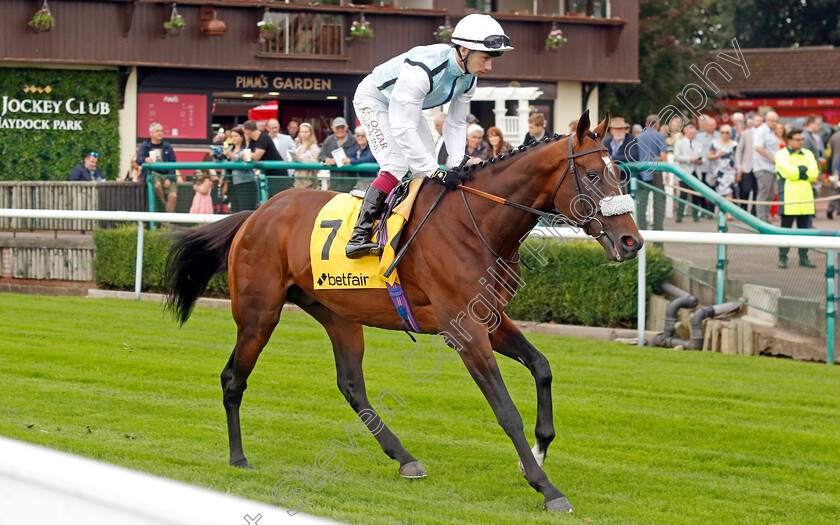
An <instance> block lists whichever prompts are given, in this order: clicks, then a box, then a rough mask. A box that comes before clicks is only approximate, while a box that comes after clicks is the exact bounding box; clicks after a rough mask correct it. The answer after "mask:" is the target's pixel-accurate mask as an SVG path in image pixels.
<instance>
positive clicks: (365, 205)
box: [346, 186, 388, 259]
mask: <svg viewBox="0 0 840 525" xmlns="http://www.w3.org/2000/svg"><path fill="white" fill-rule="evenodd" d="M387 196H388V194H387V193H385V192H384V191H382V190H380V189H379V188H374V187H373V186H370V187H369V188H368V189H367V191H366V192H365V198H364V201H363V202H362V209H361V210H360V211H359V220H358V221H357V222H356V227H355V228H353V236H352V237H350V240H349V241H348V242H347V249H346V253H347V258H348V259H358V258H359V257H364V256H365V255H378V254H379V245H378V244H376V243H375V242H370V237H371V230H372V229H373V221H375V220H376V219H377V217H378V216H379V212H380V211H381V208H382V203H383V202H385V197H387Z"/></svg>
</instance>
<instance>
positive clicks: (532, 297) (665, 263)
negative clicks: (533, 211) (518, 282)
mask: <svg viewBox="0 0 840 525" xmlns="http://www.w3.org/2000/svg"><path fill="white" fill-rule="evenodd" d="M529 242H531V243H533V242H534V241H529ZM532 246H534V247H535V248H533V250H534V252H536V250H537V248H536V246H538V245H536V244H532ZM522 253H523V256H524V258H525V260H526V261H528V262H529V264H531V266H534V267H535V269H534V270H529V269H528V268H526V267H525V266H523V267H522V280H523V282H524V283H525V285H524V286H522V287H520V289H519V291H518V293H517V294H516V297H514V298H513V300H512V301H511V302H510V304H509V305H508V307H507V309H506V310H505V311H506V313H507V314H508V315H509V316H510V318H511V319H517V320H520V321H537V322H555V323H563V324H574V325H584V326H611V327H632V326H635V324H636V310H637V308H636V304H637V297H636V282H637V279H636V277H637V272H638V260H636V259H634V260H632V261H627V262H622V263H614V262H610V261H608V260H607V259H605V258H604V249H603V248H602V247H601V245H600V244H597V243H594V242H591V241H570V242H567V243H566V244H561V243H559V242H550V243H548V244H547V245H546V246H545V247H544V248H543V249H542V251H541V252H540V254H541V255H542V256H543V258H544V259H546V260H547V261H548V263H547V264H546V265H545V266H540V265H539V263H536V262H535V261H534V257H533V256H529V255H528V250H526V249H523V250H522ZM673 273H674V269H673V266H672V265H671V263H670V261H669V260H668V259H667V258H666V257H665V255H664V254H663V253H662V250H660V249H658V248H655V247H653V246H651V245H648V246H647V294H648V296H650V294H651V292H652V291H653V290H655V291H658V290H659V288H660V287H661V286H662V283H663V282H664V281H665V280H666V279H668V278H669V277H670V276H671V275H672V274H673Z"/></svg>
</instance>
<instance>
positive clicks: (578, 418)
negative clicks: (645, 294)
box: [0, 294, 840, 524]
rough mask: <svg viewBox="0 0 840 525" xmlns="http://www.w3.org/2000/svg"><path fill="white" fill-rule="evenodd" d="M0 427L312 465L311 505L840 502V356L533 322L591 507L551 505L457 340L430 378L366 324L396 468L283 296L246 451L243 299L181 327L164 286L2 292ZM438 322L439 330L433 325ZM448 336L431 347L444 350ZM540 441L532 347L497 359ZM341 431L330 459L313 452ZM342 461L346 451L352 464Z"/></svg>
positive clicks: (722, 515)
mask: <svg viewBox="0 0 840 525" xmlns="http://www.w3.org/2000/svg"><path fill="white" fill-rule="evenodd" d="M0 329H2V334H3V336H2V341H1V342H0V382H2V385H3V392H4V395H3V401H2V407H3V410H2V411H0V434H2V435H5V436H8V437H12V438H15V439H21V440H25V441H29V442H32V443H38V444H42V445H46V446H49V447H53V448H56V449H60V450H65V451H69V452H73V453H76V454H81V455H84V456H88V457H91V458H96V459H99V460H103V461H107V462H111V463H115V464H119V465H123V466H126V467H130V468H134V469H138V470H143V471H147V472H150V473H153V474H157V475H161V476H165V477H168V478H174V479H178V480H182V481H185V482H188V483H193V484H196V485H202V486H206V487H209V488H212V489H215V490H218V491H220V492H229V493H233V494H236V495H239V496H243V497H246V498H252V499H255V500H261V501H264V502H269V503H272V498H271V489H272V486H273V485H274V483H275V482H277V481H278V480H279V479H281V478H283V477H284V476H293V475H294V472H293V470H292V469H293V468H294V467H297V468H306V467H307V466H309V467H312V470H311V471H310V474H311V476H312V478H313V479H315V480H326V486H325V487H324V488H323V490H321V491H314V490H311V489H308V488H306V487H305V486H304V485H303V483H302V482H298V481H295V484H296V485H295V486H300V487H302V488H306V491H307V493H308V504H307V505H306V508H305V512H308V513H312V514H316V515H321V516H325V517H330V518H334V519H337V520H341V521H346V522H350V523H364V524H368V523H381V524H394V523H475V524H488V523H598V524H617V523H621V524H631V523H634V524H635V523H637V524H653V523H676V524H689V523H696V524H710V523H715V524H721V523H738V524H744V523H756V524H766V523H795V524H815V523H831V524H836V523H838V522H840V368H838V367H829V366H825V365H819V364H808V363H799V362H793V361H783V360H774V359H769V358H747V357H740V356H727V355H720V354H710V353H700V352H679V351H673V350H664V349H638V348H635V347H628V346H626V345H620V344H608V343H601V342H592V341H586V340H579V339H564V338H552V337H547V336H537V335H529V336H528V338H529V339H530V340H531V341H532V342H533V343H534V344H535V345H536V346H537V347H538V348H540V349H542V350H543V351H544V353H545V354H546V355H547V356H548V358H549V361H550V362H551V364H552V369H553V371H554V387H553V391H554V407H555V418H554V419H555V424H556V426H557V439H556V440H555V441H554V443H553V444H552V446H551V448H550V449H549V454H548V458H547V460H546V472H547V474H548V476H549V479H551V480H552V481H553V483H554V484H555V485H556V486H557V487H558V488H559V489H560V490H561V491H563V492H564V493H565V494H566V495H567V496H568V498H569V500H570V501H571V503H572V504H573V505H574V506H575V512H574V513H573V514H571V515H565V516H558V515H554V514H548V513H545V512H543V511H542V510H540V509H541V504H542V497H541V496H540V495H539V494H537V493H536V492H535V491H534V490H532V489H531V488H530V487H529V486H528V485H527V483H526V482H525V481H524V479H523V478H522V476H521V475H520V474H519V472H518V468H517V466H516V463H517V458H516V455H515V452H514V449H513V446H512V444H511V443H510V440H509V439H508V438H507V436H506V435H505V434H504V432H502V430H501V429H500V428H499V427H498V425H497V424H496V422H495V418H494V416H493V414H492V413H491V411H490V409H489V407H488V405H487V403H486V402H485V401H484V399H483V397H482V396H481V394H480V392H479V390H478V388H477V387H476V386H475V384H474V383H473V382H472V380H471V379H470V378H469V376H468V374H467V373H466V371H465V369H464V367H463V365H462V364H461V362H460V360H457V359H456V360H452V361H448V362H443V363H442V368H441V371H440V373H439V374H438V375H437V376H436V377H434V378H433V379H432V380H430V381H426V382H421V381H417V380H415V379H413V378H412V377H411V376H409V374H408V373H407V372H406V371H405V369H404V365H403V360H404V356H405V353H406V352H407V351H408V350H409V349H410V348H411V345H412V343H411V341H410V340H409V339H408V337H406V335H405V334H403V333H398V332H385V331H381V330H372V329H367V334H368V337H367V343H368V346H367V355H366V360H365V371H366V378H367V388H368V392H369V393H371V394H376V393H377V392H379V391H380V390H382V389H383V388H386V387H389V388H393V389H394V390H395V391H396V392H398V393H399V394H400V396H402V397H403V398H404V400H405V401H406V405H405V406H403V407H401V406H398V405H396V404H393V403H392V404H391V408H392V410H393V411H394V414H395V415H394V418H393V419H392V420H391V421H390V422H389V426H390V428H391V429H392V430H393V431H394V433H395V434H397V436H398V437H399V438H400V439H401V441H402V443H403V444H404V445H405V446H406V448H407V449H408V450H409V451H410V452H411V453H412V454H414V455H415V456H416V457H417V458H418V459H419V460H420V462H421V463H422V464H423V466H424V467H425V468H426V469H427V470H428V472H429V477H428V478H426V479H424V480H417V481H409V480H404V479H401V478H400V477H399V476H398V475H397V466H398V465H397V464H396V462H394V461H393V460H390V459H388V458H387V457H386V456H385V455H384V454H383V453H382V451H381V450H380V448H379V446H378V445H377V443H376V441H375V440H374V439H373V438H371V437H364V436H361V435H359V433H358V432H356V439H357V443H358V445H359V447H360V449H361V450H360V452H359V454H358V455H353V454H350V453H348V452H344V451H342V450H340V449H337V448H336V447H334V446H332V445H330V441H331V440H332V439H339V440H342V441H346V435H345V430H344V427H345V425H347V424H352V423H353V417H354V414H353V412H352V411H351V409H350V408H349V406H348V405H347V403H346V402H345V400H344V398H343V397H342V396H341V394H340V393H339V392H338V389H337V388H336V386H335V368H334V364H333V358H332V351H331V349H330V346H329V343H328V340H327V337H326V334H325V333H324V331H323V329H321V327H320V325H318V324H316V323H315V322H314V321H312V320H311V319H310V318H308V317H307V316H305V315H303V314H284V315H283V318H281V322H280V325H279V327H278V330H277V331H276V332H275V334H274V337H273V338H272V340H271V342H270V343H269V345H268V346H267V347H266V349H265V350H264V352H263V354H262V356H261V358H260V360H259V362H258V363H257V367H256V369H255V371H254V373H253V374H252V376H251V378H250V380H249V388H248V390H247V391H246V392H245V397H244V401H243V405H242V419H243V436H244V445H245V452H246V455H247V456H248V458H249V460H250V461H251V463H252V464H253V465H254V466H255V467H256V470H253V471H242V470H238V469H235V468H232V467H229V466H228V465H227V455H228V445H227V433H226V429H225V419H224V411H223V409H222V405H221V388H220V383H219V373H220V371H221V369H222V367H223V366H224V364H225V362H226V361H227V358H228V356H229V354H230V351H231V349H232V347H233V343H234V339H235V329H234V324H233V321H232V320H231V317H230V313H229V311H227V310H223V309H210V308H197V309H196V312H195V314H194V315H193V317H192V318H191V319H190V321H189V322H188V323H187V324H186V325H185V326H184V327H183V328H178V327H177V325H176V324H175V323H174V322H172V321H170V320H169V319H168V318H164V317H163V316H162V314H161V309H160V306H159V305H157V304H152V303H145V302H134V301H119V300H97V299H82V298H55V297H37V296H23V295H10V294H0ZM426 340H427V339H426ZM430 355H431V354H430V353H423V352H418V353H417V354H415V358H414V359H413V361H412V362H413V364H414V366H415V368H416V369H417V370H418V371H420V370H431V369H432V367H433V365H434V361H433V360H432V359H431V358H430V357H429V356H430ZM500 365H501V367H502V373H503V375H504V377H505V381H506V383H507V386H508V389H509V390H510V392H511V395H512V396H513V398H514V401H515V402H516V403H517V406H518V408H519V410H520V412H521V414H522V416H523V419H524V421H525V425H526V434H527V436H528V437H529V441H531V443H533V425H534V420H535V411H536V400H535V392H534V384H533V379H532V378H531V376H530V374H529V373H528V372H527V370H526V369H525V368H523V367H522V366H521V365H519V364H518V363H515V362H513V361H511V360H508V359H505V358H500ZM325 448H332V449H334V450H336V452H338V458H339V459H340V460H341V461H343V462H344V468H343V470H342V471H341V472H340V473H338V474H337V475H336V476H335V477H333V478H322V477H321V476H320V475H319V474H317V473H315V472H314V466H313V464H314V461H315V458H316V456H317V455H318V453H319V452H320V451H321V450H323V449H325ZM335 464H337V463H333V465H335Z"/></svg>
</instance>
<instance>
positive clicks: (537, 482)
mask: <svg viewBox="0 0 840 525" xmlns="http://www.w3.org/2000/svg"><path fill="white" fill-rule="evenodd" d="M608 122H609V116H607V118H605V119H604V120H603V121H602V122H601V123H600V124H599V125H598V126H597V127H596V128H595V129H594V130H593V131H590V130H589V126H590V122H589V112H588V111H587V112H586V113H584V115H583V116H582V117H581V118H580V120H579V123H578V127H577V130H576V132H575V133H574V134H573V135H571V136H568V137H560V136H559V135H555V136H554V138H552V139H545V140H544V141H543V142H540V143H539V144H532V145H530V146H527V147H520V149H519V150H516V151H514V150H511V152H510V153H509V154H508V155H501V156H499V157H497V158H494V159H493V161H492V162H490V163H487V165H486V166H484V167H479V168H478V169H475V170H473V176H472V177H471V178H469V180H466V179H465V182H464V183H463V186H462V187H464V188H466V189H468V190H471V191H475V190H479V191H483V192H485V194H490V195H494V196H496V197H498V196H503V197H504V199H498V198H496V199H495V201H494V200H492V199H488V198H482V197H481V196H476V195H474V194H469V195H468V194H465V193H463V191H464V190H463V189H461V190H460V191H447V192H446V193H445V194H443V193H442V192H443V191H444V189H443V188H442V187H441V186H438V185H435V184H433V183H431V182H429V181H425V184H424V185H423V186H422V187H421V189H420V191H419V193H418V195H417V198H416V200H415V204H414V210H415V211H414V213H412V215H411V217H410V218H409V220H408V222H407V223H406V225H405V227H404V233H403V234H402V236H401V240H400V242H401V243H405V242H406V239H408V238H409V237H410V236H411V235H412V234H413V233H415V232H416V231H417V229H418V226H419V224H420V223H421V219H420V217H419V216H422V215H423V214H424V213H423V212H424V211H425V210H429V209H430V208H431V206H432V203H433V201H435V200H436V199H438V198H439V204H438V206H437V208H436V209H435V210H434V212H433V213H431V214H429V215H428V220H427V221H426V223H425V225H424V226H423V229H422V230H420V231H417V235H416V237H415V238H414V240H413V242H411V244H410V245H409V246H408V249H407V251H406V252H405V257H404V258H403V259H402V260H401V261H400V263H399V265H398V268H397V269H398V273H399V277H400V281H401V283H402V286H403V289H404V290H405V295H406V298H407V299H408V302H409V305H410V307H411V309H412V311H413V313H414V317H415V319H416V321H417V323H418V325H419V327H420V329H421V330H422V331H423V332H424V333H431V334H446V336H445V342H446V344H448V345H449V346H451V347H452V348H454V349H456V350H457V351H458V354H459V355H460V357H461V360H462V361H463V363H464V365H465V366H466V368H467V370H468V371H469V373H470V375H471V376H472V378H473V379H474V381H475V382H476V384H477V385H478V387H479V389H480V390H481V392H482V393H483V394H484V396H485V398H486V399H487V402H488V403H489V404H490V407H491V408H492V410H493V412H494V414H495V415H496V418H497V421H498V424H499V425H500V426H501V427H502V429H503V430H504V431H505V433H507V435H508V436H509V437H510V439H511V440H512V441H513V444H514V447H515V448H516V452H517V453H518V455H519V459H520V469H522V472H523V474H524V476H525V478H526V480H527V481H528V483H529V484H530V485H531V486H532V487H534V489H536V490H537V491H539V492H540V493H541V494H542V495H543V496H544V497H545V501H544V503H543V507H544V508H545V509H547V510H551V511H560V512H571V510H572V507H571V505H570V504H569V502H568V500H567V499H566V497H565V496H564V495H563V493H562V492H560V491H559V490H558V489H557V488H555V487H554V486H553V485H552V484H551V482H549V480H548V477H547V476H546V474H545V472H544V471H543V470H542V465H543V462H544V460H545V455H546V451H547V449H548V446H549V444H550V443H551V441H552V440H553V439H554V421H553V412H552V400H551V369H550V367H549V363H548V360H547V359H546V358H545V356H544V355H543V354H541V353H540V352H539V351H538V350H537V349H536V348H534V347H533V346H532V345H531V344H530V343H529V342H528V340H527V339H525V337H524V336H523V335H522V333H521V332H520V331H519V329H517V327H516V325H515V324H514V323H513V322H512V321H511V320H510V318H509V317H508V316H507V315H505V314H504V313H503V312H504V308H505V305H507V303H508V302H509V301H510V299H511V298H512V296H513V295H514V294H515V290H516V286H517V284H518V281H517V279H516V277H518V276H519V275H520V268H519V264H518V262H519V257H518V253H519V248H520V243H521V240H522V239H523V238H524V237H526V236H527V234H528V232H530V231H531V229H532V228H533V227H534V226H535V225H536V223H537V220H538V218H539V216H540V215H543V216H547V215H548V214H549V212H552V213H554V214H555V216H559V217H564V222H573V223H574V224H576V225H577V226H578V227H580V228H582V229H583V230H584V231H585V232H586V233H587V234H589V235H591V236H593V237H597V240H598V242H600V243H601V245H602V246H603V248H604V250H605V255H606V257H607V258H608V259H610V260H619V261H620V260H627V259H632V258H634V257H635V256H636V253H637V252H638V250H639V249H640V248H641V247H642V245H643V241H642V239H641V236H640V235H639V231H638V229H637V228H636V224H635V222H634V221H633V218H632V217H631V215H630V214H629V213H628V212H629V211H630V210H629V208H630V206H625V208H627V209H625V210H623V211H621V212H620V213H608V212H606V211H605V209H604V208H605V207H604V206H599V205H596V204H593V203H599V204H601V205H603V204H604V202H606V201H608V200H609V199H610V198H613V197H618V196H620V195H621V189H620V184H619V180H618V173H617V170H616V169H615V168H614V166H613V165H612V163H611V161H610V159H609V156H608V152H607V151H606V148H604V146H603V145H602V144H601V139H602V137H603V136H604V131H605V130H606V129H607V125H608ZM459 193H460V195H459ZM441 195H442V197H441ZM334 196H335V193H333V192H325V191H316V190H302V189H289V190H286V191H283V192H280V193H278V194H277V195H275V196H274V197H273V198H272V199H270V200H269V201H268V202H266V203H265V204H264V205H263V206H262V207H260V208H259V209H258V210H256V211H252V212H251V211H248V212H240V213H237V214H235V215H231V216H229V217H227V218H225V219H223V220H221V221H218V222H216V223H213V224H210V225H206V226H201V227H199V228H194V229H192V230H190V231H189V232H186V233H182V234H181V235H180V237H179V238H178V239H177V240H176V242H175V244H174V245H173V248H172V251H171V252H170V257H169V261H168V264H167V276H168V282H169V286H170V291H169V297H168V307H169V308H170V309H171V310H172V311H173V313H174V314H175V316H176V318H177V319H178V320H179V321H180V322H181V324H183V323H184V322H185V321H186V320H187V319H188V318H189V316H190V313H191V312H192V308H193V306H194V304H195V301H196V300H197V299H198V297H199V295H200V294H201V293H202V292H203V291H204V289H205V288H206V286H207V283H208V281H209V280H210V278H211V277H212V276H213V275H214V274H216V273H217V272H218V271H221V270H222V269H223V268H224V266H225V261H226V262H227V270H228V276H229V281H230V297H231V309H232V311H233V318H234V320H235V321H236V325H237V336H236V345H235V346H234V349H233V353H232V354H231V356H230V360H229V361H228V363H227V365H226V366H225V367H224V369H223V371H222V374H221V380H222V390H223V403H224V407H225V411H226V413H227V426H228V437H229V440H230V464H231V465H234V466H237V467H243V468H252V467H251V465H250V464H249V463H248V460H247V459H246V458H245V455H244V453H243V450H242V436H241V430H240V422H239V407H240V404H241V402H242V394H243V392H244V390H245V388H246V385H247V379H248V375H249V374H250V373H251V371H252V370H253V369H254V365H255V364H256V362H257V358H258V357H259V355H260V352H261V351H262V349H263V347H264V346H265V345H266V344H267V343H268V340H269V337H270V336H271V333H272V331H273V330H274V328H275V326H276V325H277V322H278V321H279V318H280V312H281V309H282V307H283V304H284V303H286V302H291V303H295V304H297V305H298V306H300V308H302V309H303V310H304V311H305V312H307V313H308V314H309V315H311V316H312V317H314V318H315V319H316V320H317V321H318V322H319V323H321V324H322V325H323V326H324V328H325V329H326V331H327V334H328V335H329V337H330V341H331V342H332V347H333V353H334V355H335V363H336V371H337V381H338V388H339V390H340V391H341V393H342V394H343V395H344V397H345V398H346V399H347V401H348V402H349V404H350V406H351V407H352V408H353V410H354V411H355V412H356V413H357V415H358V417H361V416H362V415H363V413H364V414H365V416H366V417H364V418H363V422H364V423H365V424H366V425H367V426H368V428H369V429H370V431H371V432H372V433H373V434H374V435H375V437H376V439H377V441H378V442H379V444H380V446H381V447H382V450H383V451H384V452H385V454H387V455H388V456H389V457H391V458H393V459H395V460H397V461H398V462H399V464H400V468H399V473H400V475H402V476H403V477H407V478H418V477H424V476H425V475H426V471H425V470H424V469H423V467H422V466H421V465H420V463H419V462H418V461H417V459H415V457H414V456H412V455H411V454H410V453H409V452H408V451H407V450H406V449H405V448H404V447H403V445H402V444H401V443H400V441H399V439H397V437H396V436H395V435H394V434H393V433H392V432H391V430H390V429H389V428H388V427H387V425H386V424H385V422H384V421H383V420H382V419H381V418H380V417H379V415H378V414H376V412H375V410H374V409H373V407H372V406H371V403H370V401H369V400H368V396H367V393H366V391H365V380H364V376H363V374H362V357H363V355H364V348H365V345H364V335H363V326H374V327H378V328H385V329H391V330H403V329H404V325H403V322H402V320H401V318H400V316H399V315H398V313H397V311H396V310H395V308H394V306H393V304H392V302H391V299H390V297H389V296H388V293H387V292H386V291H385V290H383V289H360V290H320V289H319V290H316V289H314V284H313V278H312V268H311V263H310V248H309V246H310V234H311V232H312V229H313V227H314V223H315V218H316V216H317V214H318V212H319V210H320V209H321V208H322V207H323V206H324V205H325V204H326V203H327V201H329V200H330V199H331V198H333V197H334ZM485 196H486V195H485ZM584 197H585V198H584ZM625 198H626V199H629V197H625ZM500 200H501V201H502V202H504V203H507V204H509V205H502V204H499V202H498V201H500ZM583 202H588V203H589V204H588V205H583V206H582V205H581V203H583ZM511 203H513V204H511ZM625 204H626V202H625ZM581 207H583V208H588V211H586V212H585V213H583V214H581V213H579V212H578V211H577V210H578V209H579V208H581ZM418 210H420V211H418ZM529 210H530V211H529ZM581 215H583V216H581ZM574 217H578V219H577V220H574V219H570V218H574ZM452 255H454V256H452ZM514 257H515V259H514ZM494 265H496V266H499V265H505V266H506V268H505V271H499V272H498V275H500V276H502V278H501V279H499V280H497V281H495V282H493V283H489V282H488V280H487V279H485V278H483V277H482V275H485V272H486V269H488V268H490V267H493V266H494ZM497 269H498V268H497ZM511 290H513V291H514V292H513V293H511ZM479 294H481V296H482V297H484V300H485V301H486V303H485V308H492V309H494V310H495V312H498V313H499V316H498V324H497V325H496V326H494V327H493V329H492V330H491V329H490V328H489V327H488V325H487V324H486V322H481V319H478V320H476V319H474V317H475V316H471V317H467V316H465V314H464V312H467V311H469V308H468V305H469V304H470V301H471V300H473V299H474V298H476V297H477V296H479ZM456 325H457V326H458V332H459V336H458V337H456V336H455V335H453V334H455V333H456V331H455V330H453V327H455V326H456ZM493 352H498V353H499V354H501V355H504V356H507V357H509V358H512V359H515V360H517V361H519V362H521V363H522V364H523V365H525V367H527V368H528V370H529V371H530V372H531V374H532V375H533V376H534V379H535V380H536V387H537V424H536V430H535V435H536V444H535V446H534V447H533V450H532V449H530V448H529V446H528V440H527V439H526V437H525V434H524V431H523V424H522V418H521V416H520V415H519V412H518V411H517V409H516V407H515V406H514V403H513V400H512V399H511V397H510V395H509V394H508V392H507V389H506V388H505V384H504V382H503V381H502V376H501V374H500V372H499V367H498V364H497V362H496V359H495V357H494V355H493Z"/></svg>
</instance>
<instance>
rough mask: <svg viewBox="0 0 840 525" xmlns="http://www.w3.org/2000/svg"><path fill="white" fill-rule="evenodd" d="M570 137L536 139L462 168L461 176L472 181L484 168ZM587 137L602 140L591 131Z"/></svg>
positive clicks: (555, 135) (555, 136) (558, 136)
mask: <svg viewBox="0 0 840 525" xmlns="http://www.w3.org/2000/svg"><path fill="white" fill-rule="evenodd" d="M570 136H571V135H560V134H559V133H555V134H554V135H553V136H551V137H549V136H546V137H544V138H543V139H541V140H536V139H534V140H532V141H531V142H529V143H528V144H522V145H521V146H519V147H518V148H512V149H510V150H508V151H507V152H506V153H500V154H499V155H496V156H495V157H492V158H490V159H488V160H483V161H481V162H480V163H478V164H472V165H470V166H463V167H461V168H460V173H461V176H462V178H463V179H464V180H470V179H472V178H473V176H474V175H475V172H476V171H478V170H480V169H482V168H486V167H487V166H489V165H491V164H496V163H498V162H502V161H505V160H510V159H511V158H512V157H514V156H515V155H520V154H522V153H528V151H530V150H532V149H534V148H536V147H538V146H542V145H543V144H549V143H551V142H558V141H560V140H563V139H565V138H567V137H570ZM586 136H587V137H589V138H591V139H594V140H598V139H599V138H601V137H600V136H599V135H598V134H597V133H593V132H591V131H588V132H587V133H586Z"/></svg>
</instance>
